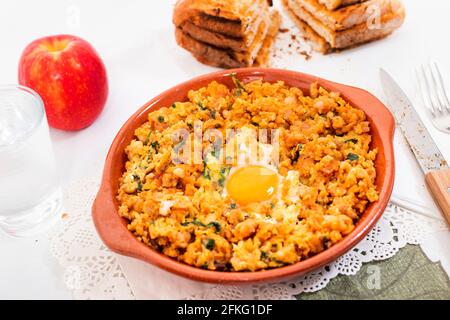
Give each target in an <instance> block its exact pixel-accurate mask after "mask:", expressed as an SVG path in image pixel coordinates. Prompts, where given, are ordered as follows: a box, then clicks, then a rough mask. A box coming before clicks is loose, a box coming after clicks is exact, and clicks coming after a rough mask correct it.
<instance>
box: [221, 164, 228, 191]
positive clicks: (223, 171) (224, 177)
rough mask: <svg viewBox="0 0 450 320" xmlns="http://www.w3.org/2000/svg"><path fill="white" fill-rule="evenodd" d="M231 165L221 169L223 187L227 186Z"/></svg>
mask: <svg viewBox="0 0 450 320" xmlns="http://www.w3.org/2000/svg"><path fill="white" fill-rule="evenodd" d="M230 170H231V168H230V167H224V168H222V169H220V178H219V186H221V187H222V188H223V187H224V186H225V181H226V180H227V177H228V175H229V174H230Z"/></svg>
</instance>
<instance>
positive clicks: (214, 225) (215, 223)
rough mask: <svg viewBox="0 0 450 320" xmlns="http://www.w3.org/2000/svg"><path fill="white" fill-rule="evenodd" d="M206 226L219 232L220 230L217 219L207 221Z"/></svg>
mask: <svg viewBox="0 0 450 320" xmlns="http://www.w3.org/2000/svg"><path fill="white" fill-rule="evenodd" d="M207 227H208V228H214V229H216V232H220V230H222V226H221V225H220V223H218V222H217V221H213V222H210V223H208V224H207Z"/></svg>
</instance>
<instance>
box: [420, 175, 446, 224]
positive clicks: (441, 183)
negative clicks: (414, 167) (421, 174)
mask: <svg viewBox="0 0 450 320" xmlns="http://www.w3.org/2000/svg"><path fill="white" fill-rule="evenodd" d="M425 180H426V182H427V185H428V188H429V189H430V191H431V194H432V195H433V197H434V200H436V202H437V204H438V205H439V207H440V208H441V210H442V213H443V214H444V217H445V219H446V220H447V222H448V224H449V225H450V169H447V170H441V171H435V172H430V173H428V174H427V175H426V178H425Z"/></svg>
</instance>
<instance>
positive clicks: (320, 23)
mask: <svg viewBox="0 0 450 320" xmlns="http://www.w3.org/2000/svg"><path fill="white" fill-rule="evenodd" d="M282 2H283V6H284V7H285V9H286V11H287V12H288V14H289V16H290V17H291V18H292V19H293V21H294V22H295V24H296V25H297V26H298V28H299V29H300V31H301V32H302V34H303V35H304V37H305V38H306V39H308V40H310V41H311V43H312V45H313V48H314V49H315V50H316V51H319V52H322V53H329V52H331V51H336V50H341V49H346V48H349V47H353V46H356V45H359V44H363V43H366V42H370V41H374V40H378V39H381V38H384V37H386V36H388V35H389V34H391V33H392V32H393V31H394V30H396V29H397V28H399V27H400V26H401V25H402V24H403V21H404V18H405V11H404V7H403V6H402V4H401V3H400V2H399V1H398V0H282Z"/></svg>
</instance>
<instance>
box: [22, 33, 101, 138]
mask: <svg viewBox="0 0 450 320" xmlns="http://www.w3.org/2000/svg"><path fill="white" fill-rule="evenodd" d="M19 83H20V84H21V85H23V86H26V87H29V88H31V89H34V90H35V91H36V92H37V93H39V95H40V96H41V97H42V99H43V100H44V104H45V110H46V112H47V118H48V122H49V124H50V126H51V127H53V128H57V129H62V130H69V131H74V130H81V129H83V128H86V127H88V126H89V125H91V124H92V123H93V122H94V121H95V119H97V117H98V116H99V115H100V113H101V112H102V110H103V108H104V106H105V103H106V99H107V97H108V79H107V75H106V69H105V65H104V64H103V62H102V60H101V58H100V57H99V55H98V54H97V52H96V51H95V49H94V48H93V47H92V46H91V45H90V44H89V43H88V42H86V41H85V40H83V39H80V38H78V37H75V36H71V35H58V36H51V37H45V38H42V39H38V40H36V41H34V42H32V43H31V44H30V45H28V47H26V48H25V50H24V52H23V54H22V57H21V59H20V63H19Z"/></svg>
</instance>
